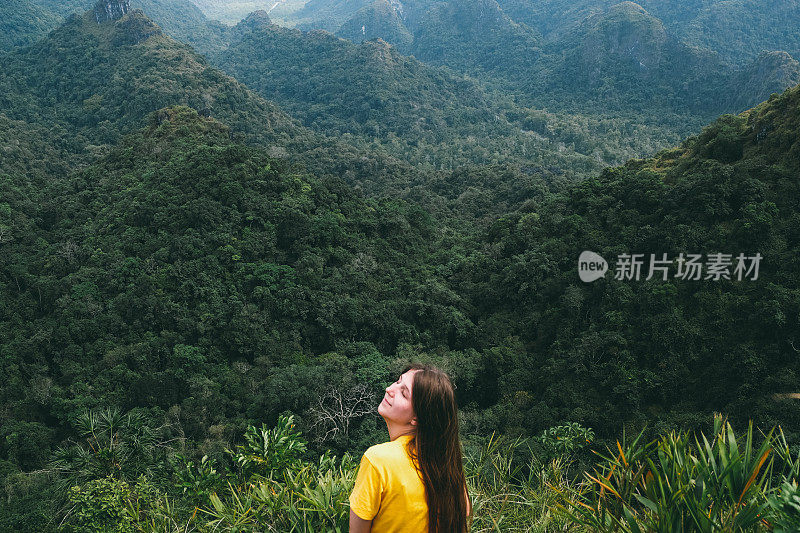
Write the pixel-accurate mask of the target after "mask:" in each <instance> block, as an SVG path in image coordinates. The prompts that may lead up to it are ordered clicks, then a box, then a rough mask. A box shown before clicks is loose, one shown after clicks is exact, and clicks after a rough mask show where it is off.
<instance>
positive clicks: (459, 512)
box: [404, 365, 468, 533]
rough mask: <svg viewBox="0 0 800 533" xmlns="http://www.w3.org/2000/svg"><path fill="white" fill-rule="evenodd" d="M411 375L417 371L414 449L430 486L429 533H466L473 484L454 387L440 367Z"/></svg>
mask: <svg viewBox="0 0 800 533" xmlns="http://www.w3.org/2000/svg"><path fill="white" fill-rule="evenodd" d="M408 370H417V372H415V373H414V381H413V386H412V389H411V403H412V406H413V408H414V414H415V416H416V418H417V432H416V434H415V435H414V438H413V439H412V440H411V441H410V442H409V444H408V446H409V452H410V454H411V456H412V457H413V458H414V461H415V463H416V465H417V468H418V469H419V471H420V473H421V475H422V483H423V485H424V486H425V499H426V500H427V503H428V531H429V533H466V531H467V509H468V502H467V483H466V479H465V478H464V466H463V463H462V459H461V441H460V439H459V436H458V408H457V406H456V397H455V392H454V391H453V384H452V382H451V381H450V378H449V377H448V376H447V374H445V373H444V372H443V371H441V370H439V369H438V368H436V367H432V366H428V365H411V366H409V367H408V368H407V369H406V371H408ZM404 373H405V372H404Z"/></svg>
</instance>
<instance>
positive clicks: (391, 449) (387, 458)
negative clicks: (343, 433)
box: [364, 437, 409, 466]
mask: <svg viewBox="0 0 800 533" xmlns="http://www.w3.org/2000/svg"><path fill="white" fill-rule="evenodd" d="M408 441H409V437H398V438H396V439H395V440H392V441H389V442H384V443H381V444H376V445H374V446H370V447H369V449H367V451H366V452H364V457H366V458H367V459H369V461H370V462H371V463H372V464H373V465H374V466H378V465H379V464H381V463H386V462H393V461H398V460H405V459H406V455H407V453H408V452H407V451H406V445H407V444H408Z"/></svg>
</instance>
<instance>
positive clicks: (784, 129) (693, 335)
mask: <svg viewBox="0 0 800 533" xmlns="http://www.w3.org/2000/svg"><path fill="white" fill-rule="evenodd" d="M799 120H800V87H795V88H793V89H791V90H789V91H787V92H786V93H784V94H783V95H781V96H774V97H772V98H771V99H770V100H769V101H768V102H766V103H764V104H762V105H760V106H758V107H756V108H755V109H753V110H751V111H749V112H747V113H744V114H742V115H740V116H732V115H726V116H723V117H722V118H720V119H719V120H718V121H717V122H715V123H714V124H712V125H711V126H709V127H707V128H705V129H704V130H703V132H702V133H701V134H700V135H698V136H695V137H692V138H690V139H688V140H687V141H686V142H684V143H683V144H682V145H681V146H680V147H678V148H675V149H671V150H666V151H663V152H661V153H659V154H657V155H656V156H655V157H654V158H652V159H645V160H633V161H630V162H628V163H627V164H626V165H624V166H622V167H619V168H615V169H608V170H606V171H604V172H603V173H602V174H601V175H600V176H599V177H598V178H597V179H592V180H588V181H586V182H584V183H582V184H580V185H578V186H576V187H573V188H570V189H568V190H566V191H564V192H563V193H560V194H558V195H556V197H555V198H553V199H552V200H551V201H548V202H545V203H543V204H540V205H538V206H536V207H532V208H525V209H521V210H520V211H519V212H517V213H515V214H511V215H509V216H507V217H503V218H501V219H500V220H498V221H497V223H496V224H495V225H494V227H492V228H491V229H489V230H488V231H487V233H486V236H485V240H484V249H489V250H492V253H491V254H476V255H475V256H474V257H472V258H470V259H469V260H467V261H466V262H465V264H464V267H463V270H462V271H461V273H460V274H459V275H458V276H457V278H458V279H460V280H461V281H460V284H459V285H457V286H456V287H458V288H454V290H455V291H456V292H457V293H463V292H469V293H470V294H473V295H474V296H473V298H472V299H471V302H472V303H473V305H474V306H475V307H474V311H473V313H472V314H470V315H469V316H470V317H471V319H472V320H473V322H475V324H476V326H477V328H478V330H479V331H481V332H482V334H481V336H484V335H485V337H484V338H486V339H492V341H491V342H500V344H501V346H503V348H496V350H497V352H496V353H497V356H496V357H493V358H491V360H492V361H495V363H494V364H497V365H498V367H497V369H496V370H495V374H494V375H495V376H497V382H496V384H495V386H494V389H493V388H492V387H491V386H489V385H488V384H486V383H484V384H483V386H482V387H481V388H480V389H479V390H484V391H489V390H495V391H497V392H496V394H495V396H494V399H499V398H501V397H503V398H505V406H506V407H505V409H504V410H499V411H492V414H493V416H499V417H500V418H501V419H503V420H505V421H506V423H510V424H512V425H515V426H519V427H520V428H521V429H524V430H532V429H533V427H534V426H538V425H547V424H549V423H553V422H555V421H556V420H558V419H574V420H581V421H582V422H584V423H586V424H588V425H590V426H591V427H595V428H604V427H607V428H611V427H614V426H618V425H619V424H620V421H622V420H638V421H639V422H644V421H649V422H650V423H651V424H653V423H655V424H656V426H660V424H666V423H668V421H672V422H676V421H677V422H679V423H680V424H682V425H685V424H695V423H699V422H700V420H702V416H700V413H701V412H703V411H705V410H718V411H721V412H725V413H730V414H731V415H734V416H735V417H737V418H740V419H741V420H742V421H746V419H747V418H749V417H755V418H758V419H759V420H761V421H762V422H761V423H763V424H772V423H774V422H783V423H785V424H786V425H785V426H784V427H787V428H789V427H792V424H796V420H797V415H798V412H797V408H796V407H795V406H793V405H791V404H789V403H785V402H783V403H782V402H780V401H776V400H775V398H773V396H772V394H773V393H775V392H789V391H792V390H794V388H795V386H796V379H797V378H796V376H797V366H796V365H797V346H798V342H797V335H798V331H800V322H798V320H800V314H799V313H798V311H800V286H799V283H800V277H798V272H800V264H798V257H799V256H798V252H800V249H799V248H800V215H798V212H800V205H799V204H798V202H799V201H800V190H798V187H800V182H798V175H800V158H799V157H798V156H799V155H800V151H799V150H800V139H798V131H800V130H798V121H799ZM584 250H591V251H594V252H597V253H599V254H600V255H601V256H603V257H604V258H605V259H606V260H607V261H609V264H611V269H612V270H611V272H609V273H608V274H607V275H606V277H605V278H604V279H600V280H598V281H595V282H594V283H592V284H585V283H582V282H580V281H579V280H578V277H577V271H576V265H577V258H578V256H579V254H580V253H581V252H582V251H584ZM623 253H629V254H632V253H643V254H646V255H645V258H646V261H647V260H649V254H655V255H656V257H657V258H658V259H661V258H662V255H661V254H667V256H668V259H670V260H671V261H672V262H671V268H672V270H671V271H670V275H669V279H667V280H666V281H662V279H661V277H660V272H658V271H657V272H656V276H657V277H656V278H655V279H653V280H650V281H644V278H645V277H646V276H647V273H648V272H647V264H649V263H647V262H646V263H645V267H643V271H642V280H641V281H638V282H637V281H632V280H631V281H627V280H626V281H622V280H618V279H614V277H613V276H612V273H613V272H614V266H613V263H614V262H615V261H614V260H615V258H616V257H617V256H618V255H619V254H623ZM681 253H683V254H690V253H691V254H701V255H702V256H703V261H704V262H707V261H708V257H707V255H708V254H714V253H725V254H732V255H733V259H732V263H733V264H732V265H731V266H730V272H731V278H732V279H731V280H724V279H722V280H719V281H713V279H708V280H706V279H705V276H706V274H703V276H704V278H703V279H702V280H698V281H693V280H684V279H676V278H675V274H676V273H677V268H678V265H677V264H676V263H675V260H676V259H677V258H678V256H679V254H681ZM740 253H743V254H745V255H746V256H754V255H755V254H756V253H760V254H761V255H762V256H763V259H762V261H761V264H760V272H759V277H758V279H757V280H756V281H753V280H749V281H748V280H742V281H737V280H736V276H733V275H732V274H733V270H734V268H735V265H736V260H735V257H736V256H737V255H738V254H740ZM684 257H686V256H684ZM501 339H505V340H504V341H501ZM501 361H505V362H501ZM483 375H484V376H488V375H491V373H488V372H487V373H485V374H483ZM589 406H591V407H589ZM693 413H696V414H693ZM789 420H792V421H793V422H791V423H789V422H788V421H789Z"/></svg>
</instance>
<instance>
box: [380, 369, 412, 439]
mask: <svg viewBox="0 0 800 533" xmlns="http://www.w3.org/2000/svg"><path fill="white" fill-rule="evenodd" d="M415 372H418V371H417V370H409V371H408V372H406V373H404V374H403V375H401V376H400V379H398V380H397V381H395V382H394V383H392V384H391V385H389V386H388V387H386V394H385V395H384V396H383V400H381V403H380V405H379V406H378V414H379V415H381V416H382V417H383V418H384V419H386V420H387V421H391V422H394V423H395V424H399V425H412V426H413V425H416V423H417V420H416V417H415V416H414V408H413V406H412V404H411V394H412V392H413V391H412V388H413V385H414V373H415Z"/></svg>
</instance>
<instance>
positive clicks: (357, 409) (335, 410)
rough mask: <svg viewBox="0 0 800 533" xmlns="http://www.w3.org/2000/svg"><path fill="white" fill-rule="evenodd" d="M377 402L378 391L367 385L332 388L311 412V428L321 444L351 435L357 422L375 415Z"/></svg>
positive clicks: (321, 397)
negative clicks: (337, 437)
mask: <svg viewBox="0 0 800 533" xmlns="http://www.w3.org/2000/svg"><path fill="white" fill-rule="evenodd" d="M376 401H377V397H376V395H375V392H374V391H371V390H370V388H369V387H367V386H366V385H356V386H355V387H351V388H349V389H343V388H341V387H333V388H331V389H329V390H328V392H327V393H325V394H324V395H322V396H320V398H319V400H318V402H317V405H316V406H314V407H312V408H311V409H310V418H311V426H310V429H311V431H312V432H313V433H315V434H316V435H317V437H316V440H317V442H319V443H322V442H325V441H327V440H329V439H332V438H334V437H336V436H338V435H342V436H345V437H346V436H347V435H349V433H350V425H351V424H352V423H353V421H354V420H357V419H359V418H361V417H363V416H364V415H368V414H370V413H372V412H374V411H375V409H376V407H375V403H376Z"/></svg>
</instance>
